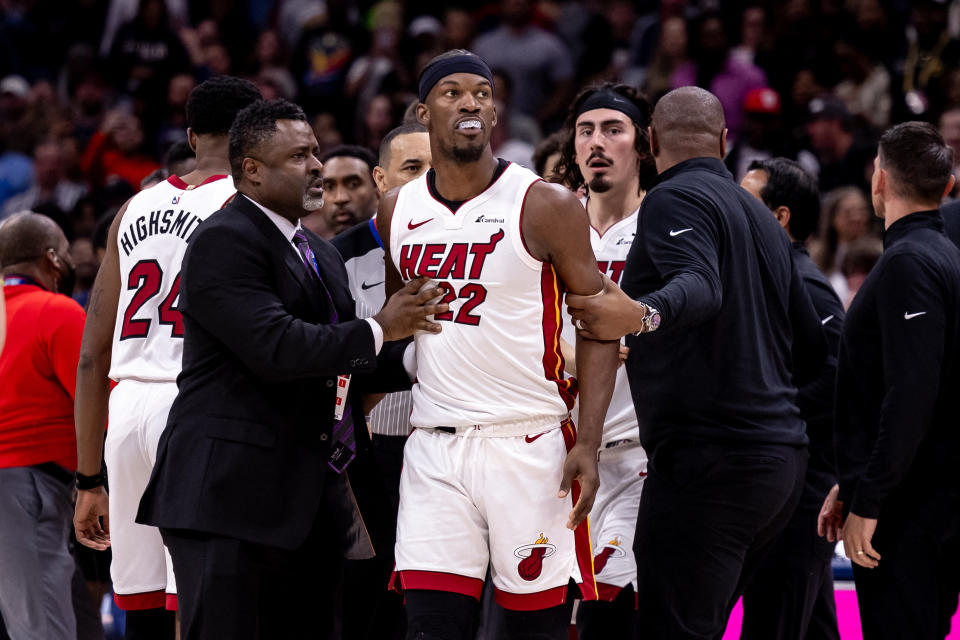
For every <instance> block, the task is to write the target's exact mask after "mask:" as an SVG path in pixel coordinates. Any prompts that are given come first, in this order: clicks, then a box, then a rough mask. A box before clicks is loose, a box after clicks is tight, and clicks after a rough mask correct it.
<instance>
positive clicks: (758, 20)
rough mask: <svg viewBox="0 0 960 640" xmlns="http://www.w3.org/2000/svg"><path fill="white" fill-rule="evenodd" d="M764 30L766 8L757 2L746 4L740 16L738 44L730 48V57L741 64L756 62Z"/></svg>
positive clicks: (765, 26) (765, 25)
mask: <svg viewBox="0 0 960 640" xmlns="http://www.w3.org/2000/svg"><path fill="white" fill-rule="evenodd" d="M766 31H767V10H766V9H764V7H763V5H759V4H755V5H750V6H747V7H746V8H745V9H744V10H743V14H741V16H740V44H738V45H737V46H735V47H734V48H733V49H731V50H730V57H731V58H733V59H734V60H736V61H737V62H740V63H741V64H746V65H754V64H756V62H757V51H759V50H760V48H761V45H762V43H763V37H764V33H765V32H766Z"/></svg>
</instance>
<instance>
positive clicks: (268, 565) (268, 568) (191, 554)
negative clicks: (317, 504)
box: [160, 505, 343, 640]
mask: <svg viewBox="0 0 960 640" xmlns="http://www.w3.org/2000/svg"><path fill="white" fill-rule="evenodd" d="M250 517H251V518H256V517H257V514H255V513H251V514H250ZM160 532H161V534H163V541H164V544H166V545H167V548H168V549H169V550H170V556H171V557H172V559H173V570H174V574H175V575H176V578H177V590H178V601H179V611H180V620H181V622H180V625H181V638H183V640H219V639H223V638H230V640H274V639H276V640H286V639H288V638H291V639H292V638H296V639H298V640H299V639H301V638H315V639H317V640H328V639H330V638H332V637H333V620H334V606H335V595H336V593H335V592H336V586H337V576H338V575H339V572H340V567H341V566H342V563H343V542H342V539H341V538H342V536H341V535H340V532H338V531H337V527H336V525H334V524H333V523H332V522H331V518H330V516H329V514H328V513H327V510H326V509H324V507H323V506H322V505H321V508H320V509H319V511H318V513H317V516H316V519H315V520H314V524H313V528H312V530H311V531H310V535H309V536H308V538H307V540H306V541H305V542H304V544H303V545H301V546H300V547H299V548H297V549H294V550H287V549H279V548H275V547H270V546H265V545H262V544H255V543H252V542H246V541H243V540H237V539H235V538H227V537H222V536H216V535H210V534H206V533H200V532H193V531H184V530H179V529H161V530H160Z"/></svg>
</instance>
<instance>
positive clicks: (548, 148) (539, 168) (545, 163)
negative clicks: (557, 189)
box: [533, 131, 566, 182]
mask: <svg viewBox="0 0 960 640" xmlns="http://www.w3.org/2000/svg"><path fill="white" fill-rule="evenodd" d="M564 140H566V136H565V135H564V132H563V131H557V132H555V133H551V134H550V135H549V136H547V137H546V138H544V139H543V142H541V143H540V144H538V145H537V148H536V149H534V151H533V169H534V171H536V172H537V175H539V176H540V177H541V178H543V179H544V180H546V181H547V182H560V174H559V173H557V165H558V164H559V163H560V152H561V150H562V149H563V142H564Z"/></svg>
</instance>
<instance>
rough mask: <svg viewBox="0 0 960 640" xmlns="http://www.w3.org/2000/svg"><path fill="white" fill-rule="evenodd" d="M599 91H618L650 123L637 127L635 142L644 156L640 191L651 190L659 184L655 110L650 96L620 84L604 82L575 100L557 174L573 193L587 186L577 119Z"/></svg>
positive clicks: (635, 125)
mask: <svg viewBox="0 0 960 640" xmlns="http://www.w3.org/2000/svg"><path fill="white" fill-rule="evenodd" d="M599 91H614V92H616V93H618V94H620V95H621V96H623V97H624V98H626V99H627V100H629V101H630V102H632V103H633V104H634V106H636V107H637V108H638V109H640V112H641V113H642V114H643V116H644V118H645V119H646V122H644V123H642V124H638V123H636V122H634V123H633V129H634V138H633V148H634V149H635V150H636V152H637V154H638V155H639V156H640V171H639V174H640V188H641V189H642V190H648V189H651V188H652V187H653V185H655V184H656V183H657V165H656V163H655V162H654V159H653V153H652V152H651V151H650V136H649V134H648V133H647V127H648V126H650V118H651V116H652V114H653V106H652V105H651V104H650V101H649V100H647V98H646V96H644V95H643V94H642V93H640V90H639V89H637V88H635V87H631V86H630V85H626V84H617V83H614V82H604V83H603V84H594V85H592V86H589V87H587V88H586V89H584V90H583V91H581V92H580V93H579V94H578V95H577V97H576V98H575V99H574V100H573V104H572V105H570V109H569V110H568V111H567V118H566V120H565V121H564V123H563V131H565V132H566V141H565V142H564V144H563V147H562V149H561V150H560V164H559V165H558V166H557V171H558V173H559V174H560V182H561V183H562V184H565V185H567V186H568V187H570V188H571V189H577V188H579V187H580V186H582V185H583V183H584V180H583V174H582V173H581V172H580V167H579V166H578V165H577V150H576V145H575V140H576V135H575V133H576V131H575V130H576V124H577V115H578V114H579V112H580V107H581V105H583V103H584V102H586V101H587V100H588V99H589V98H590V96H592V95H593V94H595V93H597V92H599Z"/></svg>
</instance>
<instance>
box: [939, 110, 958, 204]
mask: <svg viewBox="0 0 960 640" xmlns="http://www.w3.org/2000/svg"><path fill="white" fill-rule="evenodd" d="M939 126H940V135H942V136H943V141H944V142H946V143H947V146H948V147H950V148H951V149H953V175H954V176H955V177H956V178H957V182H958V183H960V103H958V104H957V105H955V106H953V107H951V108H949V109H947V110H946V111H944V112H943V113H941V114H940V121H939ZM958 191H960V186H958V185H956V184H955V185H954V187H953V192H952V193H951V195H952V196H954V197H955V196H956V194H957V193H958Z"/></svg>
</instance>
